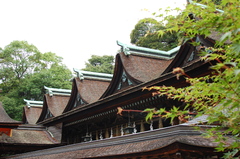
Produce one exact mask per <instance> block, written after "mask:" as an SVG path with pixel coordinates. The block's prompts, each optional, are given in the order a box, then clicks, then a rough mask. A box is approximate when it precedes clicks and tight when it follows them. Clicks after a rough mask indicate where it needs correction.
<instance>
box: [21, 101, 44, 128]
mask: <svg viewBox="0 0 240 159" xmlns="http://www.w3.org/2000/svg"><path fill="white" fill-rule="evenodd" d="M24 101H25V102H26V106H25V107H24V108H23V123H25V124H36V122H37V120H38V119H39V117H40V114H41V112H42V108H43V101H33V100H26V99H24Z"/></svg>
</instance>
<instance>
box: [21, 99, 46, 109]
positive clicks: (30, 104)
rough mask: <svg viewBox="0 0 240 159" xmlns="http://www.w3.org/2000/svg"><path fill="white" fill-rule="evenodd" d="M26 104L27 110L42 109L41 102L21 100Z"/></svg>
mask: <svg viewBox="0 0 240 159" xmlns="http://www.w3.org/2000/svg"><path fill="white" fill-rule="evenodd" d="M23 100H24V102H26V105H27V107H28V108H30V107H43V101H35V100H27V99H23Z"/></svg>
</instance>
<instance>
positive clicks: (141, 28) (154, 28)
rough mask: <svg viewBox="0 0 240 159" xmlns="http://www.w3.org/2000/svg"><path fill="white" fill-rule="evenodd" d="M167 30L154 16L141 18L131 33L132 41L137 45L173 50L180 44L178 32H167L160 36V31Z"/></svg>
mask: <svg viewBox="0 0 240 159" xmlns="http://www.w3.org/2000/svg"><path fill="white" fill-rule="evenodd" d="M164 30H166V27H164V26H163V25H162V24H161V23H159V22H158V21H157V20H155V19H152V18H145V19H142V20H140V21H139V22H138V23H137V24H136V25H135V28H134V29H133V30H132V32H131V34H130V39H131V43H133V44H136V45H137V46H141V47H147V48H152V49H159V50H165V51H168V50H171V49H172V48H174V47H176V46H177V45H178V37H177V34H176V33H175V32H174V33H167V34H164V35H162V36H159V33H160V32H162V31H164Z"/></svg>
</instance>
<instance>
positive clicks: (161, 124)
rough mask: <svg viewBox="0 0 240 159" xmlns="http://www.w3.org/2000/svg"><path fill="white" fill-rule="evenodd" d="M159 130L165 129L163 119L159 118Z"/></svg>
mask: <svg viewBox="0 0 240 159" xmlns="http://www.w3.org/2000/svg"><path fill="white" fill-rule="evenodd" d="M158 128H163V122H162V118H161V117H159V120H158Z"/></svg>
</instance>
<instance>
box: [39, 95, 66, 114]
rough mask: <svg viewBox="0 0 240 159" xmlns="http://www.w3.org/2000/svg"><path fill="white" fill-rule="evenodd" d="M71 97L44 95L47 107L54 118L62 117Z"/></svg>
mask: <svg viewBox="0 0 240 159" xmlns="http://www.w3.org/2000/svg"><path fill="white" fill-rule="evenodd" d="M69 98H70V97H69V96H64V95H53V96H50V95H49V94H45V95H44V99H45V101H46V104H47V107H48V109H49V110H50V112H51V113H52V114H53V116H58V115H61V114H62V112H63V110H64V109H65V107H66V106H67V103H68V101H69Z"/></svg>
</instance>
